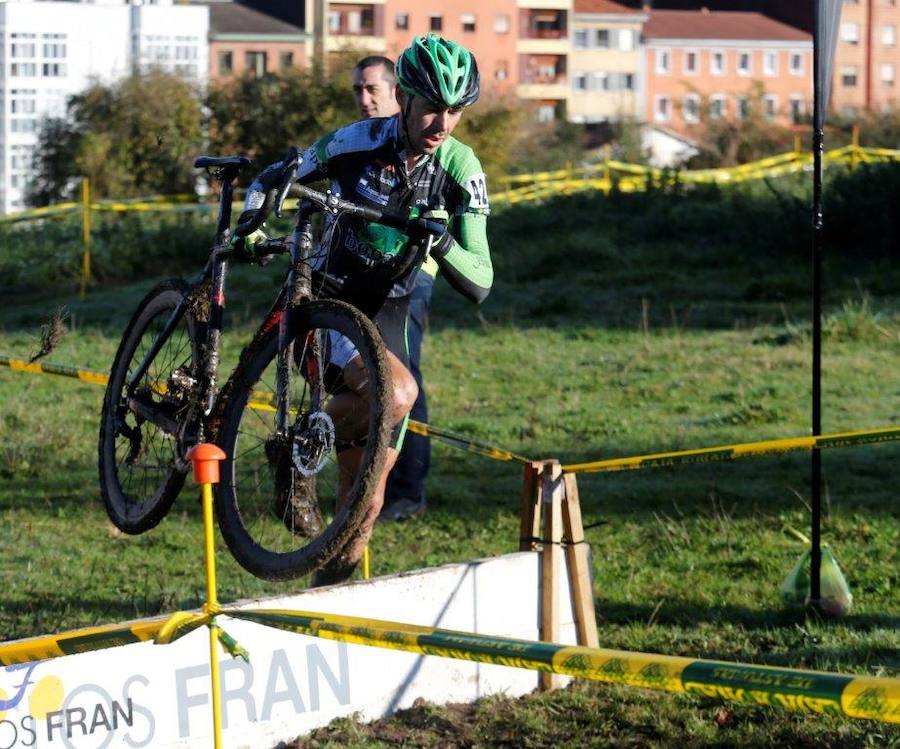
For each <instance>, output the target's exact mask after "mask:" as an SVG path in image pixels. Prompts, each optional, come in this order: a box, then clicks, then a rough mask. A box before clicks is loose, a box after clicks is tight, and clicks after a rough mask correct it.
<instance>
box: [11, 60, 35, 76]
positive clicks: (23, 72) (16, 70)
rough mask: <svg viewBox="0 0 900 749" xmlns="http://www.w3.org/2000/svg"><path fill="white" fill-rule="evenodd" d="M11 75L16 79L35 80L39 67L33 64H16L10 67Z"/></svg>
mask: <svg viewBox="0 0 900 749" xmlns="http://www.w3.org/2000/svg"><path fill="white" fill-rule="evenodd" d="M9 74H10V75H11V76H13V77H14V78H34V77H35V76H36V75H37V65H36V64H35V63H33V62H14V63H12V64H11V65H10V69H9Z"/></svg>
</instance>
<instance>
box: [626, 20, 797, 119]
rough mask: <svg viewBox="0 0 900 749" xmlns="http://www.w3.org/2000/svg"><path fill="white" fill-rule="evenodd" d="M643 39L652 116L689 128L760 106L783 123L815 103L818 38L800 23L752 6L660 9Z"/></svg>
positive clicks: (648, 105)
mask: <svg viewBox="0 0 900 749" xmlns="http://www.w3.org/2000/svg"><path fill="white" fill-rule="evenodd" d="M643 42H644V53H645V62H644V70H645V71H646V76H647V84H646V85H647V93H646V97H645V113H644V118H645V119H646V121H647V122H648V123H651V124H656V125H660V126H662V127H665V128H667V129H670V130H672V131H674V132H676V133H682V134H689V133H690V132H691V131H692V130H696V129H697V128H698V126H699V125H700V123H701V122H703V121H704V120H705V119H706V118H709V119H722V118H734V119H740V118H743V117H747V116H748V115H749V114H750V108H751V107H752V106H761V107H762V112H763V115H764V116H765V117H767V118H768V119H770V120H772V121H773V122H779V123H781V124H789V123H791V122H792V121H795V120H796V119H798V118H800V117H802V116H803V115H805V114H806V113H807V112H809V111H810V109H811V104H812V37H811V35H810V34H808V33H807V32H805V31H802V30H800V29H797V28H795V27H793V26H788V25H787V24H784V23H781V22H780V21H776V20H774V19H771V18H768V17H767V16H764V15H761V14H760V13H752V12H742V11H710V10H707V9H701V10H696V11H695V10H652V11H651V12H650V17H649V19H648V20H647V23H646V25H645V26H644V32H643ZM757 91H759V92H761V95H762V99H761V101H759V102H757V101H756V96H755V94H756V92H757Z"/></svg>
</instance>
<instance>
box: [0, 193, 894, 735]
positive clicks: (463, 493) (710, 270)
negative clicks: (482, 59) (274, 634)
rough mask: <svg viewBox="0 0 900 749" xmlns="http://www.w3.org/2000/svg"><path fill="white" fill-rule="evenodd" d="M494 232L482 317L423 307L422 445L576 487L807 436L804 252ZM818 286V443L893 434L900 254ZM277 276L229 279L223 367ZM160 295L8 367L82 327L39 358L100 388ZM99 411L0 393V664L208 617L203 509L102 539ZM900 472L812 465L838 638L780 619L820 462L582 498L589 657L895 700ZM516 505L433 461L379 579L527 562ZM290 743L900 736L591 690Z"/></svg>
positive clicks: (444, 298)
mask: <svg viewBox="0 0 900 749" xmlns="http://www.w3.org/2000/svg"><path fill="white" fill-rule="evenodd" d="M611 202H612V201H610V203H611ZM694 208H696V210H698V211H706V212H707V214H708V215H709V216H714V215H715V214H714V212H713V211H712V209H711V208H710V207H709V206H708V205H705V204H704V205H702V206H701V205H698V206H692V204H691V202H690V200H687V201H685V200H683V199H680V202H675V203H673V204H672V205H671V206H669V207H668V208H667V210H669V211H670V214H671V215H672V216H678V215H681V214H680V213H679V211H688V212H689V211H691V210H693V209H694ZM650 213H653V215H649V214H650ZM551 217H552V218H551ZM493 224H494V228H493V236H492V247H493V248H494V254H495V258H496V266H497V284H496V288H495V291H494V292H493V294H492V297H491V298H490V299H489V300H488V302H487V303H486V304H485V305H484V306H483V307H482V308H480V309H477V310H476V309H474V308H471V307H468V306H466V305H465V303H464V302H462V301H461V300H459V299H458V298H457V297H456V295H455V294H454V293H453V292H452V290H451V289H450V288H449V287H447V286H446V285H443V284H441V285H439V288H438V291H437V293H436V298H435V302H434V313H433V316H432V321H431V329H430V332H429V334H428V335H427V336H426V339H425V353H424V369H425V376H426V383H427V386H428V392H429V396H430V398H431V407H432V422H433V423H434V424H435V425H437V426H441V427H445V428H449V429H452V430H455V431H458V432H462V433H464V434H467V435H470V436H472V437H474V438H477V439H479V440H483V441H487V442H490V443H492V444H495V445H498V446H500V447H503V448H507V449H510V450H513V451H515V452H517V453H521V454H524V455H527V456H530V457H534V458H551V457H555V458H559V459H560V460H562V461H564V462H575V461H582V460H590V459H594V458H601V457H612V456H624V455H631V454H638V453H644V452H655V451H661V450H670V449H679V448H687V447H702V446H710V445H716V444H723V443H732V442H742V441H752V440H758V439H768V438H776V437H787V436H795V435H804V434H808V432H809V400H810V399H809V390H810V364H809V361H810V341H809V324H808V320H809V311H808V309H809V304H808V299H807V289H808V287H809V269H808V259H807V256H808V247H807V246H801V247H798V246H796V244H795V243H794V244H792V243H791V242H793V241H794V240H793V235H792V234H790V233H786V234H785V236H786V237H787V239H785V244H784V245H778V244H777V243H776V244H767V243H765V242H763V243H761V242H760V240H759V237H758V236H756V235H751V234H746V235H741V234H740V232H739V231H738V229H737V228H735V229H732V230H729V231H726V230H725V229H726V228H725V227H723V226H722V225H715V226H711V229H710V232H709V236H706V235H699V234H696V233H692V232H693V229H692V228H691V227H689V226H681V227H680V228H679V226H678V225H676V224H675V223H673V222H668V223H667V220H666V217H665V215H661V214H660V204H659V203H658V202H657V203H656V204H654V207H652V208H651V209H650V211H649V213H648V214H647V215H643V216H642V215H641V214H640V212H639V208H638V206H637V204H636V203H628V204H626V205H624V206H622V205H620V206H615V205H610V204H603V205H602V206H601V205H598V204H597V203H591V202H590V200H589V199H588V198H577V199H576V198H573V199H569V200H562V201H559V202H558V203H555V204H553V205H551V206H549V207H545V208H544V209H542V210H536V209H534V208H524V209H515V210H512V209H510V210H507V211H504V212H499V213H498V215H497V216H496V217H495V218H494V219H493ZM742 231H744V232H747V231H748V229H747V227H744V228H743V230H742ZM760 231H761V232H762V231H768V232H769V234H772V233H773V231H774V230H773V229H772V228H771V227H761V229H760ZM827 274H828V275H827V284H826V288H827V290H828V294H827V299H826V310H827V315H826V319H825V331H826V338H825V355H824V378H823V413H824V428H825V431H845V430H851V429H862V428H869V427H877V426H889V425H897V424H900V376H898V371H900V268H898V267H897V263H896V261H895V260H894V259H893V258H892V257H891V256H890V255H877V254H876V255H875V256H872V257H865V256H864V257H860V256H859V255H858V254H854V255H853V256H852V257H849V256H848V257H841V256H839V255H837V254H836V253H834V252H832V253H831V254H830V256H829V260H828V263H827ZM277 277H278V269H277V268H274V269H272V268H270V269H266V270H265V271H259V270H253V269H239V270H237V271H236V272H235V273H234V275H233V279H232V280H233V285H232V291H231V296H230V300H229V302H230V304H229V316H230V319H229V325H230V328H229V331H230V332H229V334H228V336H227V339H226V351H225V356H226V366H228V365H229V363H230V362H233V361H234V358H235V357H236V355H237V352H238V350H239V348H240V345H241V343H242V342H243V341H245V340H246V339H247V337H248V335H249V332H250V330H251V326H252V321H253V320H255V319H256V318H257V317H258V315H259V313H260V310H261V309H262V308H263V307H265V305H266V303H267V301H269V300H270V299H271V296H272V295H273V293H274V284H275V279H277ZM152 282H153V281H152V279H149V278H148V279H146V280H142V281H140V282H136V283H134V284H132V285H128V286H118V287H110V288H105V289H100V290H96V291H94V292H92V293H91V294H90V295H89V296H88V298H87V299H86V300H84V301H79V300H78V299H77V298H75V297H72V296H60V295H55V296H54V297H53V298H50V299H46V298H44V299H40V298H36V297H33V296H31V297H27V298H25V297H22V296H19V297H17V300H16V304H15V305H13V306H10V305H7V306H4V308H3V309H2V310H0V353H5V354H10V355H15V356H27V355H29V354H30V353H32V352H34V351H35V350H36V349H37V347H38V344H37V332H38V328H39V325H40V323H41V322H42V321H43V320H44V319H45V318H46V315H47V314H48V313H49V312H52V311H53V310H54V309H55V308H56V307H57V306H60V305H63V306H65V307H66V309H67V310H68V311H69V313H70V315H71V318H70V328H71V329H70V331H69V333H68V334H67V335H66V336H65V337H64V338H63V340H62V342H61V343H60V344H59V346H58V348H57V350H56V351H55V352H54V353H53V355H52V357H51V359H52V360H53V361H56V362H60V363H70V364H78V365H81V366H84V367H87V368H95V369H106V368H108V366H109V363H110V360H111V357H112V355H113V353H114V351H115V348H116V345H117V342H118V336H119V335H120V333H121V330H122V329H123V327H124V325H125V322H126V320H127V318H128V315H129V314H130V311H131V309H132V308H133V307H134V305H135V304H136V302H137V300H138V299H139V297H140V295H141V294H142V293H143V291H144V290H145V289H146V288H148V287H149V286H150V285H152ZM101 395H102V389H101V388H97V387H93V386H90V385H84V384H80V383H77V382H74V381H70V380H64V379H60V378H54V377H37V376H32V375H26V374H20V373H14V372H9V371H6V370H0V404H2V405H0V526H2V530H0V538H2V539H3V540H2V542H0V639H4V640H5V639H12V638H16V637H25V636H29V635H35V634H41V633H47V632H53V631H59V630H63V629H69V628H73V627H77V626H82V625H86V624H94V623H105V622H111V621H115V620H120V619H126V618H132V617H136V616H143V615H148V614H156V613H159V612H166V611H171V610H173V609H175V608H176V607H193V606H197V605H198V604H199V603H200V601H201V596H202V591H203V585H204V580H203V575H202V568H201V549H200V546H199V543H198V541H199V538H200V518H199V512H198V509H199V508H198V506H197V502H196V500H195V499H194V497H193V494H192V493H191V492H185V493H184V495H183V496H182V497H181V498H180V499H179V500H178V502H177V503H176V505H175V509H174V511H173V513H172V515H171V516H170V517H169V518H168V519H167V520H166V521H164V522H163V524H162V525H161V526H160V527H159V528H158V529H156V530H154V531H153V532H151V533H149V534H146V535H144V536H140V537H136V538H131V537H123V536H122V535H121V534H119V533H117V532H114V531H113V530H112V528H111V526H110V525H109V524H108V522H107V520H106V517H105V514H104V512H103V509H102V506H101V504H100V501H99V490H98V487H97V478H96V468H95V463H96V455H95V454H96V433H97V420H98V416H99V409H100V398H101ZM898 458H900V446H898V445H897V444H896V443H892V444H886V445H880V446H872V447H865V448H853V449H837V450H830V451H825V452H823V465H824V475H825V491H826V512H825V518H824V536H825V539H826V540H827V541H828V542H829V543H830V544H831V546H832V548H833V549H834V551H835V553H836V554H837V557H838V558H839V560H840V562H841V565H842V567H843V569H844V572H845V574H846V576H847V578H848V580H849V583H850V586H851V589H852V591H853V594H854V596H855V604H854V608H853V611H852V613H851V615H850V616H849V617H847V618H846V619H844V620H842V621H840V622H830V621H820V620H818V619H817V618H816V617H815V616H811V615H807V614H805V613H804V612H802V611H799V610H793V609H786V608H784V607H783V606H782V603H781V601H780V597H779V586H780V583H781V580H782V578H783V577H784V576H785V575H786V574H787V572H788V571H789V569H790V568H791V566H792V565H793V563H794V562H795V560H796V559H797V557H798V556H799V555H800V553H801V552H802V546H801V545H800V544H799V543H798V542H797V541H795V540H792V538H791V537H790V536H789V535H787V534H786V533H785V528H786V527H794V528H797V529H800V530H806V529H807V526H808V522H809V513H808V503H809V473H810V471H809V457H808V455H806V454H802V453H801V454H792V455H783V456H777V457H766V458H758V459H752V460H745V461H741V462H733V463H727V464H714V465H705V466H692V467H683V468H678V469H670V468H661V469H654V470H649V471H643V472H631V473H623V474H603V475H584V476H581V477H579V488H580V492H581V499H582V503H583V508H584V514H585V524H586V525H588V526H591V527H590V529H589V530H588V531H587V537H588V540H589V542H590V544H591V548H592V551H593V561H594V574H595V594H596V598H597V611H598V621H599V628H600V642H601V645H602V646H604V647H612V648H622V649H628V650H645V651H654V652H661V653H668V654H675V655H686V656H698V657H704V658H720V659H728V660H740V661H746V662H754V663H763V664H770V665H786V666H797V667H804V668H813V669H824V670H834V671H842V672H847V673H870V674H878V675H892V676H898V675H900V656H898V652H900V575H898V569H900V564H898V563H900V558H898V548H900V522H898V521H900V504H898V499H897V488H896V487H897V484H896V479H895V467H896V465H897V464H898ZM520 488H521V469H520V468H519V467H518V466H515V465H512V464H508V463H499V462H494V461H490V460H487V459H485V458H482V457H479V456H476V455H471V454H468V453H464V452H459V451H455V450H452V449H450V448H447V447H444V446H442V445H439V444H436V445H435V447H434V467H433V470H432V474H431V476H430V479H429V490H428V491H429V494H428V500H429V509H428V512H427V513H426V514H425V515H424V516H422V517H419V518H416V519H414V520H411V521H409V522H406V523H402V524H391V525H386V524H379V525H378V527H377V529H376V534H375V537H374V539H373V543H372V550H373V573H374V574H376V575H380V574H388V573H391V572H395V571H399V570H406V569H412V568H418V567H423V566H428V565H433V564H439V563H443V562H449V561H459V560H468V559H473V558H477V557H482V556H490V555H493V554H499V553H505V552H509V551H514V550H515V549H516V548H517V545H518V541H517V537H518V518H517V512H518V506H519V493H520ZM218 563H219V565H220V567H219V582H220V598H221V599H222V600H225V601H227V600H233V599H236V598H240V597H245V596H258V595H264V594H267V593H276V592H284V591H285V590H286V589H290V588H291V585H283V584H282V585H276V584H268V583H263V582H261V581H258V580H256V579H254V578H252V577H250V576H249V575H248V574H247V573H245V572H243V571H242V570H241V569H240V568H238V567H237V566H236V564H235V563H234V562H233V561H232V560H231V559H230V558H229V557H228V555H227V553H226V552H225V551H224V549H221V547H220V553H219V558H218ZM61 580H63V581H65V584H60V581H61ZM295 585H297V586H298V587H299V586H301V585H302V581H301V582H298V583H296V584H295ZM296 745H297V746H300V747H339V746H340V747H388V746H409V747H419V746H423V747H424V746H428V747H454V748H455V747H480V746H484V747H488V746H490V747H526V746H528V747H544V746H554V747H583V746H598V747H599V746H628V747H655V746H695V747H743V746H753V747H769V746H772V747H775V746H802V747H807V746H808V747H814V746H815V747H823V746H824V747H832V746H833V747H873V748H874V747H887V746H894V747H896V746H900V731H898V729H897V728H891V727H886V726H882V725H878V724H874V723H868V722H849V721H842V720H838V719H835V718H822V717H807V716H797V715H791V714H787V713H781V712H776V711H773V710H764V709H762V708H751V707H744V706H737V707H734V706H729V705H725V704H723V703H720V702H718V701H715V700H702V699H697V698H680V697H673V696H667V695H660V694H651V693H646V692H635V691H626V690H623V689H618V688H611V687H602V686H597V685H589V684H579V685H577V686H575V687H572V688H570V689H568V690H565V691H564V692H561V693H558V694H552V695H536V696H534V697H531V698H527V699H525V700H520V701H510V700H502V699H491V700H487V701H484V702H482V703H479V704H477V705H475V706H456V707H450V708H438V707H435V706H432V705H421V706H418V707H416V708H414V709H412V710H410V711H407V712H405V713H402V714H400V715H398V716H396V717H394V718H391V719H389V720H384V721H379V722H378V723H375V724H372V725H369V726H362V725H359V724H357V723H354V722H353V721H340V722H338V723H336V724H334V725H332V726H330V727H328V728H327V729H322V730H320V731H317V732H316V733H314V734H313V735H312V736H310V737H306V738H304V739H302V740H299V741H298V743H297V744H296Z"/></svg>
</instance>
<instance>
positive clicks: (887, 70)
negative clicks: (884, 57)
mask: <svg viewBox="0 0 900 749" xmlns="http://www.w3.org/2000/svg"><path fill="white" fill-rule="evenodd" d="M895 74H896V69H895V68H894V63H892V62H885V63H882V64H881V82H882V83H883V84H884V85H885V86H893V85H894V76H895Z"/></svg>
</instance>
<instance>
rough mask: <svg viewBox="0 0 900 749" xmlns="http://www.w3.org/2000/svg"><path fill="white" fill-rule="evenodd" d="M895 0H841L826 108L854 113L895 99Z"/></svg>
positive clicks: (899, 20)
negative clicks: (827, 106)
mask: <svg viewBox="0 0 900 749" xmlns="http://www.w3.org/2000/svg"><path fill="white" fill-rule="evenodd" d="M898 30H900V4H898V3H897V0H863V1H862V2H861V1H860V0H844V2H843V4H842V8H841V23H840V28H839V29H838V41H837V49H836V50H835V59H834V77H833V79H832V84H831V101H830V104H831V109H832V110H833V111H835V112H838V113H840V114H842V115H844V116H848V117H854V116H856V115H857V114H859V113H861V112H863V111H872V110H874V111H880V110H884V109H889V108H892V107H896V106H897V105H898V103H900V94H898V86H900V84H898V82H897V74H898V72H900V44H898V39H897V34H898Z"/></svg>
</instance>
